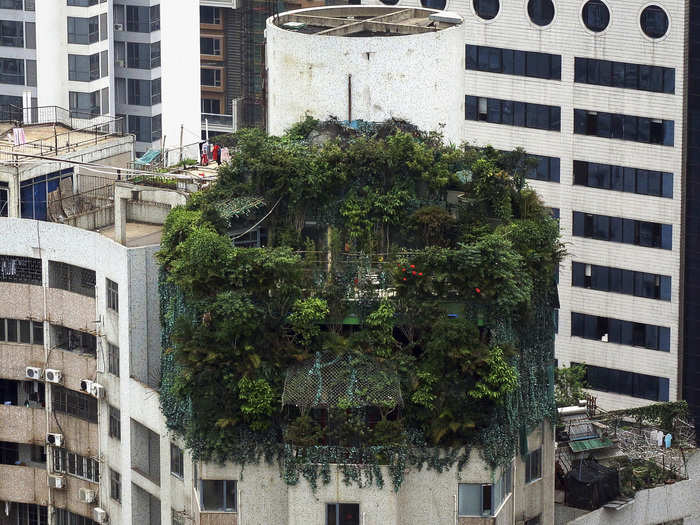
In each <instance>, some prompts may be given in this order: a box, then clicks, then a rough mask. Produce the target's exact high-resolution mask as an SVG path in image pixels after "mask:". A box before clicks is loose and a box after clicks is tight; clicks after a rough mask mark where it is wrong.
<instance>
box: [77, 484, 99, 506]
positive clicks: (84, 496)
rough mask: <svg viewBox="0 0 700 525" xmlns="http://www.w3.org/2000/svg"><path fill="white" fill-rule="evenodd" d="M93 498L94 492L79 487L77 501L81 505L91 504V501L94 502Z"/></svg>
mask: <svg viewBox="0 0 700 525" xmlns="http://www.w3.org/2000/svg"><path fill="white" fill-rule="evenodd" d="M95 497H96V494H95V491H94V490H90V489H86V488H83V487H80V489H78V499H79V500H80V501H82V502H83V503H92V502H93V501H95Z"/></svg>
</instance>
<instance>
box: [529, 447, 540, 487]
mask: <svg viewBox="0 0 700 525" xmlns="http://www.w3.org/2000/svg"><path fill="white" fill-rule="evenodd" d="M541 477H542V449H541V448H538V449H537V450H533V451H532V452H529V453H528V454H527V456H526V457H525V483H531V482H533V481H536V480H538V479H540V478H541Z"/></svg>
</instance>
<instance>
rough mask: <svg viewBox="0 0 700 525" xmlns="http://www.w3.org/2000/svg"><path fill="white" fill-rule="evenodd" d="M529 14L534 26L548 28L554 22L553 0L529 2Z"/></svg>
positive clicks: (531, 0) (533, 0)
mask: <svg viewBox="0 0 700 525" xmlns="http://www.w3.org/2000/svg"><path fill="white" fill-rule="evenodd" d="M527 14H528V15H529V16H530V20H532V22H533V23H534V24H537V25H538V26H547V25H549V24H551V23H552V20H554V4H553V3H552V0H529V1H528V3H527Z"/></svg>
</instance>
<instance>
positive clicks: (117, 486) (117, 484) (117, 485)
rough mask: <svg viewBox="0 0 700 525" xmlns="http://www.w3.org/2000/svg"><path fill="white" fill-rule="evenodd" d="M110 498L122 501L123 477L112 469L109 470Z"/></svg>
mask: <svg viewBox="0 0 700 525" xmlns="http://www.w3.org/2000/svg"><path fill="white" fill-rule="evenodd" d="M109 497H110V498H112V499H113V500H115V501H118V502H121V500H122V476H121V474H119V472H117V471H115V470H113V469H111V468H110V469H109Z"/></svg>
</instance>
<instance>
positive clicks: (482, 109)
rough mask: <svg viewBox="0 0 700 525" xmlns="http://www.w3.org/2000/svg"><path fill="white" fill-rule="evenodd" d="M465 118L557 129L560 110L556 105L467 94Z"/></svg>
mask: <svg viewBox="0 0 700 525" xmlns="http://www.w3.org/2000/svg"><path fill="white" fill-rule="evenodd" d="M465 118H466V119H467V120H483V121H486V122H492V123H494V124H508V125H513V126H522V127H526V128H534V129H545V130H551V131H559V130H560V127H561V111H560V108H559V107H557V106H546V105H544V104H526V103H524V102H514V101H510V100H500V99H494V98H486V97H473V96H469V95H467V96H466V101H465Z"/></svg>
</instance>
